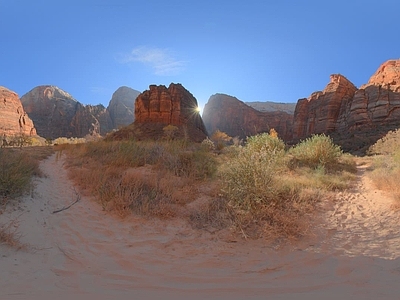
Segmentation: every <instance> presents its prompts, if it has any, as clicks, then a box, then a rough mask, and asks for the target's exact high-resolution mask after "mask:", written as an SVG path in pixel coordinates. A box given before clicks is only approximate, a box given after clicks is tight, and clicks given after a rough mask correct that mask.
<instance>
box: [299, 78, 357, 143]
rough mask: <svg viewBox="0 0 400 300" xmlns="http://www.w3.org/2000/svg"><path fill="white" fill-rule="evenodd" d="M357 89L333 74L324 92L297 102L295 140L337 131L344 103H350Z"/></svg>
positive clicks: (315, 93) (313, 94)
mask: <svg viewBox="0 0 400 300" xmlns="http://www.w3.org/2000/svg"><path fill="white" fill-rule="evenodd" d="M356 91H357V88H356V87H355V86H354V84H352V83H351V82H350V81H349V80H348V79H347V78H346V77H344V76H342V75H339V74H333V75H331V77H330V82H329V83H328V85H327V86H326V87H325V89H324V90H323V91H318V92H314V93H312V94H311V95H310V97H308V98H307V99H300V100H299V101H298V102H297V105H296V109H295V112H294V120H293V139H294V140H299V139H303V138H305V137H308V136H310V135H312V134H320V133H330V132H334V131H335V130H336V129H337V120H338V118H339V113H340V108H341V105H342V102H344V101H350V100H351V99H352V98H353V97H354V94H355V92H356Z"/></svg>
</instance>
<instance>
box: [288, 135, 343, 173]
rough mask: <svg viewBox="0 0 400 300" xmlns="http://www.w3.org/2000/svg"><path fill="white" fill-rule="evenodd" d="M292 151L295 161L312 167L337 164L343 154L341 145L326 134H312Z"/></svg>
mask: <svg viewBox="0 0 400 300" xmlns="http://www.w3.org/2000/svg"><path fill="white" fill-rule="evenodd" d="M290 153H291V154H292V155H293V158H294V160H295V162H297V163H299V164H300V165H305V166H308V167H312V168H316V167H318V166H323V167H327V166H329V165H332V164H335V163H337V162H338V160H339V158H340V157H341V155H342V154H343V152H342V150H341V149H340V146H337V145H335V144H334V143H333V141H332V139H331V138H330V137H329V136H326V135H325V134H320V135H312V136H311V137H310V138H307V139H306V140H304V141H302V142H300V143H299V144H297V145H296V146H294V147H293V148H291V149H290Z"/></svg>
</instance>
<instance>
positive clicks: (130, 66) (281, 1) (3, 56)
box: [0, 0, 400, 106]
mask: <svg viewBox="0 0 400 300" xmlns="http://www.w3.org/2000/svg"><path fill="white" fill-rule="evenodd" d="M399 12H400V1H398V0H380V1H372V0H334V1H325V0H292V1H289V0H273V1H272V0H246V1H240V0H235V1H228V0H225V1H222V0H198V1H197V0H193V1H192V0H142V1H139V0H80V1H77V0H51V1H50V0H0V37H1V42H0V86H5V87H7V88H9V89H11V90H14V91H15V92H17V93H18V94H19V95H20V96H22V95H24V94H25V93H27V92H28V91H30V90H31V89H33V88H34V87H36V86H38V85H44V84H51V85H56V86H58V87H60V88H61V89H63V90H65V91H67V92H68V93H70V94H71V95H72V96H73V97H74V98H75V99H77V100H78V101H80V102H82V103H83V104H98V103H102V104H104V105H108V102H109V100H110V99H111V96H112V93H113V92H114V91H115V90H116V89H117V88H118V87H120V86H123V85H125V86H129V87H131V88H133V89H136V90H139V91H144V90H146V89H148V86H149V85H150V84H157V85H158V84H164V85H167V86H168V85H169V84H170V83H171V82H174V83H181V84H182V85H183V86H184V87H185V88H186V89H188V90H189V91H190V92H191V93H192V94H193V95H194V96H195V97H196V99H197V100H198V102H199V104H200V106H204V104H205V103H206V102H207V100H208V98H209V97H210V96H211V95H213V94H215V93H225V94H228V95H232V96H235V97H237V98H239V99H240V100H243V101H267V100H269V101H276V102H296V101H297V100H298V99H299V98H304V97H308V96H309V95H310V94H311V93H312V92H314V91H316V90H321V89H323V88H324V87H325V85H326V84H327V83H328V82H329V75H330V74H333V73H340V74H343V75H344V76H346V77H347V78H348V79H349V80H350V81H352V82H353V83H354V84H355V85H356V86H360V85H361V84H364V83H366V82H367V81H368V79H369V77H370V76H371V75H372V74H373V73H374V72H375V71H376V69H377V68H378V67H379V65H380V64H381V63H383V62H384V61H386V60H388V59H397V58H400V38H399V32H400V21H399Z"/></svg>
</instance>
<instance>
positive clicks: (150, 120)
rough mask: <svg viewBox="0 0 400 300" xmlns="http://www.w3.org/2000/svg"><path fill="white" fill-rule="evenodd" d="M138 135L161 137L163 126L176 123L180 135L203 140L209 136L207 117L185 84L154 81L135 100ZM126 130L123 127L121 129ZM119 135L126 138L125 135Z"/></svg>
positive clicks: (141, 137)
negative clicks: (202, 113)
mask: <svg viewBox="0 0 400 300" xmlns="http://www.w3.org/2000/svg"><path fill="white" fill-rule="evenodd" d="M133 125H134V127H135V137H136V138H138V139H146V138H151V139H158V138H161V137H163V135H164V132H163V130H162V129H163V128H164V127H165V126H167V125H173V126H176V127H177V128H178V132H177V133H176V134H177V136H178V137H183V136H185V137H187V138H189V139H191V140H193V141H196V142H201V141H202V140H203V139H205V138H206V137H207V131H206V128H205V126H204V123H203V120H202V119H201V117H200V114H199V113H198V111H197V100H196V98H195V97H193V95H192V94H191V93H190V92H189V91H187V90H186V89H185V88H184V87H183V86H182V85H181V84H174V83H171V84H170V85H169V87H168V88H167V87H165V86H164V85H159V86H156V85H150V87H149V90H146V91H144V92H143V93H141V94H140V95H139V96H137V98H136V101H135V121H134V123H133ZM121 134H122V131H121ZM121 134H120V135H118V134H116V136H119V137H118V139H119V138H124V137H123V135H125V133H124V134H123V135H121Z"/></svg>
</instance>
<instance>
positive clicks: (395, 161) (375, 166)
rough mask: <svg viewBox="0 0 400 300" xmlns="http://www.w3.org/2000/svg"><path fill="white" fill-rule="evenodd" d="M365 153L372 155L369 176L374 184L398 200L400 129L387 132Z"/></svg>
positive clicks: (399, 190)
mask: <svg viewBox="0 0 400 300" xmlns="http://www.w3.org/2000/svg"><path fill="white" fill-rule="evenodd" d="M367 154H368V155H374V157H373V163H372V172H371V173H370V177H371V179H372V180H373V182H374V184H375V186H376V187H377V188H378V189H380V190H384V191H387V192H389V193H390V194H391V195H392V197H393V198H394V199H395V200H397V201H400V186H399V184H398V178H399V176H400V130H394V131H390V132H388V133H387V134H386V136H384V137H383V138H381V139H380V140H378V141H377V142H376V143H375V144H374V145H372V146H371V147H370V148H369V149H368V151H367Z"/></svg>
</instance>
